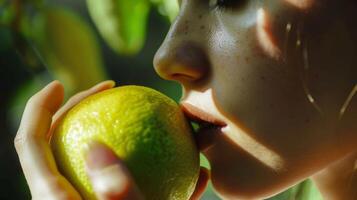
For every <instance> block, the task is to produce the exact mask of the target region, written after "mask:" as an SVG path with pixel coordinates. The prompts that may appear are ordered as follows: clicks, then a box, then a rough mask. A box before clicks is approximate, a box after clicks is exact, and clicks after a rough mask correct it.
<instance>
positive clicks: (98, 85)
mask: <svg viewBox="0 0 357 200" xmlns="http://www.w3.org/2000/svg"><path fill="white" fill-rule="evenodd" d="M115 84H116V83H115V81H113V80H107V81H103V82H100V83H98V84H97V85H95V86H94V87H93V89H95V88H98V87H101V86H103V85H108V86H109V87H111V88H112V87H114V86H115Z"/></svg>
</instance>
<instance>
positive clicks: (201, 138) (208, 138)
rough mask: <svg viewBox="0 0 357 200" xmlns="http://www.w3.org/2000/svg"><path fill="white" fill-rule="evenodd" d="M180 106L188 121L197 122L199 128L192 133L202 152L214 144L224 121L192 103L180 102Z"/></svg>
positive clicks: (224, 124)
mask: <svg viewBox="0 0 357 200" xmlns="http://www.w3.org/2000/svg"><path fill="white" fill-rule="evenodd" d="M180 106H181V109H182V111H183V112H184V114H185V115H186V117H187V118H188V119H189V120H190V121H193V122H196V123H198V124H199V126H200V128H199V129H198V131H197V132H195V133H194V138H195V140H196V144H197V146H198V149H199V150H200V151H201V152H203V153H204V152H205V151H207V150H208V149H210V147H212V146H213V145H214V142H215V137H217V135H219V134H220V133H222V128H223V127H225V126H226V123H224V122H223V121H222V120H219V119H218V118H216V117H215V116H213V115H211V114H209V113H207V112H205V111H203V110H202V109H200V108H197V107H196V106H194V105H192V104H189V103H181V104H180Z"/></svg>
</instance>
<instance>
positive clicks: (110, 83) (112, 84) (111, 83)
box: [106, 80, 116, 87]
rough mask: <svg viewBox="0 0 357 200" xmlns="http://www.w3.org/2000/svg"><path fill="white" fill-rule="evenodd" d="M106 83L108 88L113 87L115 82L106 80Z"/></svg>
mask: <svg viewBox="0 0 357 200" xmlns="http://www.w3.org/2000/svg"><path fill="white" fill-rule="evenodd" d="M106 82H108V85H110V87H114V86H115V84H116V83H115V81H113V80H108V81H106Z"/></svg>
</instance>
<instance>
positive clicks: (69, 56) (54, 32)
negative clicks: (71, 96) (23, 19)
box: [31, 7, 107, 93]
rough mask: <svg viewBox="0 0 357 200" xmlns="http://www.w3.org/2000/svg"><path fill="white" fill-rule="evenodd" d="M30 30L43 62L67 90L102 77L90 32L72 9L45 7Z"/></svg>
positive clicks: (84, 86)
mask: <svg viewBox="0 0 357 200" xmlns="http://www.w3.org/2000/svg"><path fill="white" fill-rule="evenodd" d="M31 30H33V31H32V32H31V35H32V36H33V37H32V38H33V39H34V42H35V44H36V46H37V47H38V49H39V51H40V55H41V56H42V57H43V62H44V63H45V64H46V65H48V67H47V68H48V70H49V71H50V72H52V74H53V75H54V77H55V78H56V79H59V80H60V81H61V82H63V83H64V84H65V87H66V88H70V89H71V91H69V93H73V91H79V90H83V89H86V88H89V87H91V86H92V85H94V84H96V83H98V82H99V81H101V80H104V79H106V77H107V76H106V75H105V72H104V67H103V60H102V56H101V52H100V48H99V44H98V42H97V40H96V37H95V35H94V31H93V30H92V29H91V27H89V26H88V25H87V24H86V22H85V21H84V20H82V18H81V17H80V16H79V15H77V14H76V13H75V12H73V11H70V10H68V9H64V8H58V7H46V9H43V11H42V12H40V13H38V14H37V15H36V16H35V17H34V19H33V21H32V27H31Z"/></svg>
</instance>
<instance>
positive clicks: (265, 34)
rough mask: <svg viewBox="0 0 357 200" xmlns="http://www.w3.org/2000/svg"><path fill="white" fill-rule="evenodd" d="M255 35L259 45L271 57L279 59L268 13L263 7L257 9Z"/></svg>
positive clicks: (278, 50) (279, 52) (279, 55)
mask: <svg viewBox="0 0 357 200" xmlns="http://www.w3.org/2000/svg"><path fill="white" fill-rule="evenodd" d="M256 17H257V23H256V37H257V41H258V43H259V46H260V47H261V48H262V50H263V51H264V52H265V53H266V54H267V55H268V56H269V57H271V58H273V59H276V60H279V59H280V57H281V50H280V48H279V47H278V46H277V43H276V37H275V36H274V35H273V32H272V28H273V25H272V24H271V20H270V18H269V15H268V13H267V12H266V11H265V10H264V9H263V8H261V9H259V10H258V11H257V16H256Z"/></svg>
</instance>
